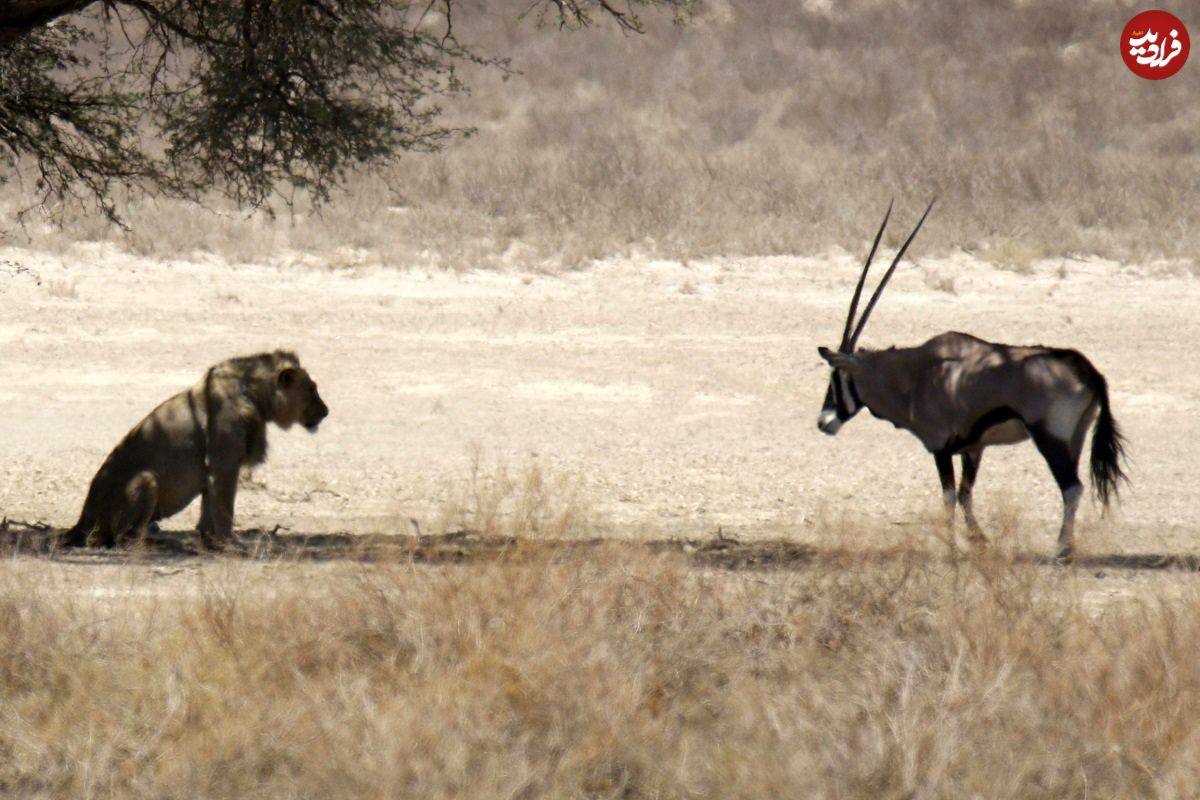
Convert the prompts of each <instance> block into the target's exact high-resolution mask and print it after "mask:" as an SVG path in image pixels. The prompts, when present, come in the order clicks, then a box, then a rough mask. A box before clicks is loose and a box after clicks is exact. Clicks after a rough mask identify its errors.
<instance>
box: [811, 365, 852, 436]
mask: <svg viewBox="0 0 1200 800" xmlns="http://www.w3.org/2000/svg"><path fill="white" fill-rule="evenodd" d="M861 408H862V401H861V400H859V399H858V392H856V391H855V390H854V379H853V378H852V377H850V375H848V374H847V373H846V371H845V370H840V369H835V370H833V374H832V375H830V376H829V388H828V389H827V390H826V391H825V404H824V405H823V406H821V413H820V415H818V416H817V427H818V428H820V429H821V432H822V433H827V434H829V435H830V436H833V435H834V434H835V433H837V432H838V430H839V429H841V427H842V425H843V424H844V423H845V422H846V421H847V420H849V419H850V418H851V417H853V416H854V415H855V414H857V413H858V412H859V409H861Z"/></svg>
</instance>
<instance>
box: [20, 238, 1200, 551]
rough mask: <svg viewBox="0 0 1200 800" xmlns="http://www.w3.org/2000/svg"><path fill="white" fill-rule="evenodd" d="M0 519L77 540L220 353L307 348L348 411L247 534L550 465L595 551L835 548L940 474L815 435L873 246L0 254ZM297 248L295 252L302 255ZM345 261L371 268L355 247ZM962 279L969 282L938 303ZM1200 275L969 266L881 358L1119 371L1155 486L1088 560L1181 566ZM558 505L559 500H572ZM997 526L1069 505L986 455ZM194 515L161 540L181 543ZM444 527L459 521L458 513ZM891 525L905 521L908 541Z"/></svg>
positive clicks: (306, 441)
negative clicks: (119, 465) (93, 500)
mask: <svg viewBox="0 0 1200 800" xmlns="http://www.w3.org/2000/svg"><path fill="white" fill-rule="evenodd" d="M0 258H6V259H9V260H11V261H15V262H18V263H20V264H23V265H24V266H26V267H28V268H29V269H30V270H32V271H33V272H34V273H36V276H37V277H38V278H40V281H41V282H40V284H39V283H38V282H37V281H36V280H35V279H34V277H33V276H28V275H18V276H0V302H3V304H4V315H3V317H0V399H2V400H3V408H4V415H3V416H4V421H3V422H2V423H0V441H3V442H4V448H3V451H2V452H0V514H3V515H6V516H8V517H10V518H16V519H22V520H28V521H35V520H40V521H43V522H46V523H49V524H51V525H57V526H65V525H69V524H70V523H71V522H73V520H74V516H75V515H76V513H77V512H78V507H79V505H80V503H81V502H82V498H83V494H84V492H85V490H86V487H87V482H88V480H89V479H90V476H91V474H92V473H93V471H94V470H95V469H96V467H97V466H98V465H99V463H100V461H101V460H102V459H103V457H104V455H105V453H106V452H107V451H108V449H109V448H110V447H111V446H112V445H113V444H114V443H115V442H116V441H117V440H118V439H119V438H120V436H121V435H122V434H123V433H124V432H125V431H126V430H127V429H128V428H129V427H130V426H131V425H132V424H134V423H135V422H136V421H137V420H138V419H139V418H140V417H141V416H142V415H143V414H145V413H146V412H147V411H148V410H149V409H151V408H152V407H153V406H154V405H155V404H156V403H158V402H159V401H161V400H162V399H164V398H165V397H167V396H168V395H169V394H171V393H173V392H175V391H178V390H180V389H182V388H184V387H186V386H188V385H190V384H191V383H192V382H194V381H195V380H197V379H198V378H199V376H200V375H201V374H202V372H203V370H204V368H205V367H206V366H208V365H209V364H211V363H213V362H215V361H217V360H220V359H222V358H225V357H228V356H230V355H235V354H242V353H247V352H253V351H258V350H262V349H268V348H274V347H288V348H294V349H295V350H297V351H298V352H299V354H300V355H301V358H302V359H303V361H304V363H305V365H306V366H307V367H308V368H309V369H310V371H311V372H312V373H313V375H314V376H315V377H316V379H317V380H318V382H319V383H320V386H321V392H322V395H323V396H324V397H325V398H326V400H327V401H328V403H329V405H330V407H331V410H332V415H331V417H330V418H329V420H327V421H326V423H325V424H324V425H323V426H322V430H321V431H320V433H319V434H317V435H316V436H314V437H309V436H307V435H306V434H304V433H302V432H295V433H282V432H280V431H273V432H272V434H271V441H272V445H271V447H272V451H271V457H270V460H269V461H268V464H267V465H266V466H265V467H263V468H261V469H260V470H258V471H257V472H256V474H255V481H256V483H254V484H252V485H250V486H247V487H244V488H243V490H242V492H241V494H240V495H239V509H238V511H239V526H240V527H243V528H256V527H257V528H266V529H270V528H272V527H274V526H275V525H277V524H281V525H284V526H286V527H287V528H288V529H291V530H294V531H302V532H306V533H322V532H334V531H345V532H351V533H397V532H401V533H406V534H407V533H412V532H413V531H412V528H411V526H412V524H413V523H412V522H411V521H410V520H415V521H416V524H417V525H419V526H420V529H421V531H426V532H428V531H436V530H438V529H439V528H444V527H446V525H445V523H447V522H452V521H453V520H452V519H448V518H447V509H453V508H455V507H457V506H459V505H461V502H462V500H463V496H464V492H465V491H466V480H467V477H468V475H469V474H470V465H471V462H472V459H473V458H475V456H474V455H473V453H475V452H478V453H480V454H481V456H479V460H480V461H481V463H482V466H483V470H484V472H485V473H488V472H490V471H491V469H492V468H493V466H494V465H496V464H503V465H506V466H507V468H508V469H509V470H510V472H513V473H520V472H521V471H522V470H524V469H526V468H527V467H528V466H529V465H530V464H537V465H538V466H539V467H540V468H541V470H542V471H543V472H544V473H545V474H546V475H547V476H548V477H549V478H550V479H551V484H552V485H554V484H553V480H554V479H555V478H556V477H560V478H563V479H564V481H565V483H566V484H574V485H575V488H576V490H577V492H578V494H579V502H580V503H582V504H583V505H585V506H586V507H587V508H588V509H590V510H591V511H592V512H594V513H593V516H594V518H595V532H596V533H597V534H600V535H603V536H620V537H632V538H641V539H663V538H670V537H684V538H687V537H698V536H699V537H709V536H712V535H713V534H715V532H716V531H717V530H718V528H720V529H721V530H723V531H724V532H726V533H728V534H730V535H733V536H736V537H738V538H739V539H742V540H746V541H749V540H754V539H758V538H764V539H780V540H787V541H792V542H798V543H799V542H804V543H808V544H811V545H814V546H818V547H831V546H836V547H841V546H847V545H850V544H854V543H853V542H847V541H844V540H841V539H842V538H844V537H845V535H846V532H847V531H853V530H856V529H857V526H855V525H854V524H851V523H852V522H854V521H855V520H858V519H861V518H865V519H867V520H870V521H872V522H875V523H878V524H876V525H872V526H867V528H868V529H870V530H875V531H879V532H878V533H872V534H868V535H869V536H871V537H873V539H875V540H873V541H865V542H862V543H861V544H862V546H864V547H866V546H883V547H886V546H888V545H889V544H892V543H894V542H892V541H888V540H889V539H890V538H891V537H892V534H891V533H890V532H889V531H895V532H896V534H895V535H896V536H897V537H899V536H906V535H909V534H910V533H911V531H912V530H913V529H915V528H921V527H923V524H924V522H926V521H927V520H928V519H929V517H930V515H931V514H936V513H937V511H938V506H939V493H938V491H937V481H936V475H935V472H934V468H933V464H932V460H931V459H930V458H929V456H928V455H927V454H925V453H924V452H923V450H922V449H921V447H920V445H919V444H918V443H917V441H916V440H915V439H914V438H912V437H911V436H909V435H908V434H905V433H901V432H898V431H895V430H893V429H892V428H891V426H889V425H886V424H885V423H881V422H879V421H877V420H874V419H871V418H869V417H868V416H867V415H863V417H862V418H861V419H855V420H854V421H853V422H852V423H850V424H849V425H848V426H847V427H846V428H845V429H844V430H843V431H842V433H841V434H839V435H838V436H837V437H836V438H828V437H825V436H822V435H821V434H820V433H819V432H818V431H817V430H816V427H815V418H816V412H817V410H818V407H819V405H820V402H821V398H822V395H823V392H824V383H825V381H826V379H827V370H826V369H825V368H824V367H823V365H822V363H821V362H820V360H819V358H818V357H817V356H816V353H815V347H816V346H817V345H818V344H832V343H834V342H835V340H836V338H837V336H838V333H839V332H840V326H841V323H842V317H843V314H844V309H845V306H846V303H847V300H848V295H849V292H850V290H851V288H852V284H853V280H854V278H855V274H856V271H857V263H856V262H857V257H856V256H852V255H849V254H834V255H831V256H828V257H823V258H805V259H800V258H769V259H729V260H720V261H713V262H704V263H694V264H691V265H679V264H675V263H659V262H647V261H616V262H609V263H604V264H599V265H596V266H595V267H593V268H591V269H588V270H585V271H581V272H577V273H569V274H565V275H561V276H543V275H534V274H506V273H495V272H487V273H474V274H464V275H456V274H449V273H432V274H431V273H426V272H424V271H419V270H417V271H408V270H395V269H388V268H383V267H379V266H370V265H363V266H358V267H349V268H341V269H337V270H332V269H327V268H321V267H319V266H317V267H313V266H305V265H301V264H298V263H292V261H290V260H289V258H287V257H281V258H280V263H279V265H278V266H273V267H268V266H229V265H225V264H223V263H220V262H216V261H211V260H209V261H197V262H193V263H174V262H172V263H158V262H144V261H139V260H137V259H133V258H129V257H126V256H118V255H114V254H112V253H111V252H109V251H106V250H103V249H100V248H95V249H91V248H83V247H80V248H76V249H74V250H73V251H71V252H69V253H68V254H67V255H65V256H63V257H59V256H54V255H49V254H38V253H28V252H23V251H16V250H3V251H0ZM295 260H298V257H297V259H295ZM347 260H348V261H350V262H353V254H349V255H348V256H347ZM951 286H952V287H953V291H946V289H947V288H949V287H951ZM1197 307H1200V284H1198V282H1197V281H1196V280H1195V278H1194V277H1193V276H1191V275H1190V274H1172V273H1171V271H1170V270H1168V269H1166V268H1158V267H1155V266H1153V265H1152V266H1140V267H1136V268H1134V267H1126V266H1121V265H1117V264H1112V263H1105V262H1078V261H1065V262H1053V263H1049V262H1043V263H1039V264H1035V265H1034V267H1033V269H1032V270H1031V271H1029V272H1027V273H1025V274H1019V273H1016V272H1012V271H1006V270H1000V269H996V268H993V267H991V266H990V265H987V264H984V263H982V262H979V261H977V260H975V259H973V258H971V257H968V256H965V255H962V256H958V257H955V258H951V259H940V260H939V259H923V260H920V261H919V262H918V264H917V265H912V264H909V265H907V266H905V267H904V269H903V270H902V271H901V272H900V273H898V274H897V277H896V279H895V280H894V281H893V284H892V286H891V287H890V289H889V291H888V293H887V295H886V296H885V298H884V300H883V301H882V303H881V305H880V308H879V309H878V311H877V312H876V314H875V317H874V319H873V320H872V322H871V324H870V326H869V327H868V329H867V332H866V335H865V336H864V344H867V345H874V346H886V345H889V344H912V343H916V342H919V341H922V340H923V339H925V338H927V337H928V336H930V335H933V334H935V333H938V332H941V331H943V330H947V329H962V330H967V331H970V332H972V333H975V334H977V335H980V336H983V337H985V338H993V339H997V340H1001V341H1010V342H1014V343H1021V342H1025V343H1029V342H1036V343H1044V344H1054V345H1062V346H1071V347H1076V348H1078V349H1080V350H1082V351H1083V352H1084V353H1085V354H1087V355H1088V356H1089V358H1091V359H1092V361H1093V362H1094V363H1095V364H1096V365H1097V367H1098V368H1099V369H1100V370H1101V371H1102V372H1103V373H1104V374H1105V375H1106V376H1107V377H1108V380H1109V384H1110V387H1111V390H1112V398H1113V404H1114V410H1115V414H1116V416H1117V419H1118V421H1119V422H1120V423H1121V424H1122V426H1123V427H1124V429H1125V432H1126V434H1127V436H1128V438H1129V440H1130V443H1131V455H1132V462H1131V467H1132V469H1131V474H1132V477H1133V480H1134V483H1133V485H1132V486H1131V487H1129V489H1128V490H1127V491H1125V492H1124V494H1123V503H1122V504H1121V506H1120V508H1119V510H1118V512H1117V513H1116V514H1115V515H1112V516H1110V517H1109V518H1107V519H1103V520H1102V519H1100V517H1099V513H1098V509H1097V508H1096V507H1095V505H1094V504H1091V503H1090V502H1089V503H1086V504H1085V505H1084V507H1083V509H1082V511H1081V518H1080V526H1079V529H1078V534H1079V538H1080V545H1081V554H1082V555H1083V556H1085V557H1086V556H1088V555H1089V554H1091V555H1093V556H1111V555H1114V554H1139V553H1142V554H1145V553H1150V554H1155V555H1189V554H1194V553H1197V552H1200V541H1197V537H1196V525H1195V521H1196V519H1197V513H1198V511H1200V490H1198V489H1197V483H1196V481H1195V478H1194V475H1193V470H1192V464H1193V463H1194V458H1193V454H1192V449H1193V447H1194V442H1195V441H1197V438H1198V437H1197V434H1200V413H1198V412H1200V377H1198V376H1197V373H1196V370H1195V369H1194V365H1195V363H1196V359H1195V357H1194V353H1193V350H1192V348H1193V343H1194V342H1195V341H1197V340H1198V339H1200V337H1198V336H1197V333H1200V322H1198V321H1197V319H1196V317H1195V313H1194V310H1195V309H1196V308H1197ZM564 491H565V490H564ZM977 498H978V499H977V507H978V509H979V512H980V515H981V519H982V521H983V522H984V524H985V525H990V527H991V528H992V529H993V531H994V532H997V533H998V534H999V535H1001V536H1003V537H1008V538H1009V539H1010V540H1011V543H1012V544H1014V545H1017V546H1019V547H1020V548H1021V549H1025V550H1028V551H1029V552H1042V551H1045V552H1049V551H1050V549H1051V548H1052V546H1053V531H1054V528H1055V526H1056V524H1057V518H1058V513H1059V511H1058V496H1057V491H1056V489H1055V487H1054V484H1053V481H1052V480H1051V478H1050V476H1049V474H1048V471H1047V470H1046V467H1045V465H1044V463H1043V462H1042V461H1041V459H1040V457H1039V456H1038V455H1037V453H1036V451H1035V450H1034V448H1032V447H1031V446H1028V445H1021V446H1018V447H1014V448H1003V449H992V450H989V451H988V455H987V458H986V459H985V461H984V464H983V469H982V472H981V476H980V480H979V485H978V490H977ZM194 514H195V510H194V509H189V511H188V512H185V514H184V515H181V516H180V517H177V518H175V519H173V520H172V521H171V522H170V525H169V526H168V527H170V528H173V529H177V528H178V529H182V528H187V527H188V526H189V525H190V524H191V523H192V521H193V520H194V516H193V515H194ZM450 517H453V515H452V514H451V515H450ZM888 523H894V524H892V525H889V524H888Z"/></svg>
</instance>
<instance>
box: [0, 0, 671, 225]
mask: <svg viewBox="0 0 1200 800" xmlns="http://www.w3.org/2000/svg"><path fill="white" fill-rule="evenodd" d="M689 2H690V0H627V5H626V6H625V7H624V8H617V7H615V6H612V5H610V4H609V3H608V2H607V0H570V1H569V2H567V1H566V0H562V2H559V1H558V0H548V1H547V3H546V6H547V8H548V9H549V10H547V9H542V11H543V12H544V13H548V14H555V15H557V17H558V18H559V20H560V24H562V25H564V26H566V25H572V26H584V25H587V24H589V23H590V22H592V20H593V16H595V15H601V16H607V17H609V18H611V19H613V20H615V21H616V24H617V25H618V26H619V27H621V28H623V29H627V30H635V31H637V30H640V29H641V23H640V21H639V20H638V18H637V16H636V14H634V10H635V9H636V8H637V7H640V6H647V5H662V6H666V7H669V8H673V9H675V11H676V14H677V15H681V14H683V13H685V10H686V9H687V8H688V4H689ZM540 5H541V2H538V3H535V5H534V6H533V7H532V9H531V10H533V9H537V8H538V7H539V6H540ZM89 6H90V7H92V8H93V9H94V10H93V11H90V12H86V13H85V11H84V10H85V9H87V8H88V7H89ZM457 11H458V8H457V6H456V5H455V3H454V0H432V1H431V2H430V1H428V0H427V1H426V2H415V3H414V2H408V0H194V1H193V2H178V1H176V2H166V3H152V2H147V0H22V1H21V2H18V3H14V4H11V5H10V6H9V7H7V8H0V97H3V98H4V104H3V106H0V147H3V148H4V150H6V151H7V153H6V155H7V156H8V161H9V170H7V172H8V173H10V174H11V173H13V172H16V173H17V174H22V173H23V169H22V167H24V166H25V165H26V164H32V166H31V167H30V168H31V169H33V170H34V171H36V174H37V180H36V186H37V189H38V190H39V192H40V195H39V198H38V199H39V202H45V201H46V200H48V199H51V198H59V199H61V198H64V197H68V196H74V197H81V196H82V197H91V198H93V199H95V200H96V201H98V202H99V203H100V205H101V207H102V208H103V209H104V211H105V212H106V213H107V214H108V215H109V217H110V218H114V217H115V215H116V212H115V205H114V201H113V192H114V189H115V188H117V187H118V186H121V185H125V186H130V187H133V188H135V189H141V190H152V191H156V192H162V193H164V194H167V195H171V196H176V197H184V198H197V197H199V196H200V195H201V193H202V192H203V191H205V190H207V189H208V188H210V187H215V188H217V189H218V190H220V191H221V192H223V193H224V194H226V195H227V196H229V197H230V198H232V199H233V200H234V201H235V202H236V203H238V204H239V205H242V206H249V207H255V208H258V207H263V206H264V205H265V204H267V202H268V200H269V199H270V198H271V197H272V195H274V194H276V193H280V194H279V195H278V196H280V197H281V198H282V199H283V200H284V201H285V202H288V203H290V202H291V199H292V193H293V192H294V191H296V190H299V191H300V192H302V193H304V194H306V195H308V196H309V197H311V198H312V199H314V200H315V201H316V202H318V203H319V202H322V201H324V200H327V199H328V197H329V192H330V190H331V188H332V187H333V186H334V185H336V184H337V183H338V182H339V181H340V180H342V179H343V178H344V177H345V175H346V171H347V170H348V169H350V168H352V167H355V166H358V165H363V164H378V163H381V162H387V161H389V160H393V159H395V158H396V157H398V156H399V155H400V154H401V153H404V152H407V151H413V150H416V151H428V150H435V149H438V148H439V147H441V146H442V145H443V144H444V143H445V142H446V140H447V139H449V138H450V137H452V136H454V135H455V134H460V133H463V132H466V131H467V130H469V128H467V127H465V126H463V127H451V126H447V125H443V124H442V123H441V122H440V114H441V108H440V107H439V106H438V105H437V103H436V102H434V101H435V99H436V98H438V97H444V96H446V95H452V94H454V93H457V92H461V91H463V90H464V89H465V86H464V85H463V83H462V82H461V81H460V80H459V78H458V75H457V72H456V70H457V69H458V68H459V67H461V66H462V65H464V64H475V65H482V66H488V67H494V68H499V69H501V70H503V69H505V62H504V60H503V59H501V58H496V57H488V56H484V55H481V54H479V53H477V52H476V51H474V50H473V49H471V48H469V47H466V46H464V45H462V44H460V43H459V41H458V39H457V38H456V36H455V30H454V22H455V14H456V13H457ZM89 51H90V52H94V53H95V54H96V58H95V59H94V61H89V60H88V59H87V58H85V57H83V56H82V55H80V53H83V52H89ZM5 177H7V175H6V174H4V173H0V181H2V180H4V178H5Z"/></svg>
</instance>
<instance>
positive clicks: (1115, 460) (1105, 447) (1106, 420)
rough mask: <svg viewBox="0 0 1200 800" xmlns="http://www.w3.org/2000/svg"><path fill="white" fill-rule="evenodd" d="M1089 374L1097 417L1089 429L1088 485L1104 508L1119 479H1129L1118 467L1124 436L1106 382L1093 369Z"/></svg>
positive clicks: (1123, 448) (1116, 487) (1115, 492)
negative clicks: (1090, 473) (1094, 425)
mask: <svg viewBox="0 0 1200 800" xmlns="http://www.w3.org/2000/svg"><path fill="white" fill-rule="evenodd" d="M1092 375H1093V376H1094V377H1092V378H1091V380H1089V381H1088V383H1089V387H1090V388H1091V390H1092V391H1093V392H1095V393H1096V399H1097V400H1098V401H1099V402H1100V416H1099V417H1097V418H1096V427H1095V428H1094V429H1093V430H1092V486H1093V487H1095V489H1096V494H1097V495H1098V496H1099V497H1100V502H1101V503H1103V504H1104V505H1105V507H1107V506H1108V500H1109V498H1110V497H1116V496H1117V490H1118V488H1119V485H1120V483H1121V481H1125V482H1128V481H1129V478H1128V477H1126V475H1125V471H1124V470H1123V469H1121V461H1122V460H1123V459H1124V458H1125V437H1124V436H1122V435H1121V429H1120V428H1119V427H1118V426H1117V421H1116V420H1115V419H1113V415H1112V409H1111V408H1109V405H1108V382H1107V381H1105V380H1104V376H1103V375H1101V374H1100V373H1099V372H1097V371H1096V370H1095V369H1094V368H1093V369H1092Z"/></svg>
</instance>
